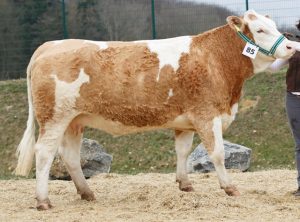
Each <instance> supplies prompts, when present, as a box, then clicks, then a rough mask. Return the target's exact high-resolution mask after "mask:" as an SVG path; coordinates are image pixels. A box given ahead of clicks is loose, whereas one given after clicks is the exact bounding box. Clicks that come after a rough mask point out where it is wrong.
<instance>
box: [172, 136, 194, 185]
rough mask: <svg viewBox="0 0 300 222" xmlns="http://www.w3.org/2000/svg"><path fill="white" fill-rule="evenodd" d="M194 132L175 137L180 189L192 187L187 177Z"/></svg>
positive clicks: (177, 177)
mask: <svg viewBox="0 0 300 222" xmlns="http://www.w3.org/2000/svg"><path fill="white" fill-rule="evenodd" d="M193 137H194V132H191V131H186V132H181V133H180V134H178V135H175V149H176V154H177V169H176V180H177V181H179V182H180V186H183V187H180V188H186V186H188V185H191V183H190V182H189V179H188V176H187V166H186V161H187V157H188V155H189V154H190V151H191V148H192V144H193Z"/></svg>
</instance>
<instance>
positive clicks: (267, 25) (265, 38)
mask: <svg viewBox="0 0 300 222" xmlns="http://www.w3.org/2000/svg"><path fill="white" fill-rule="evenodd" d="M227 22H228V24H229V25H230V27H231V28H233V29H234V30H236V27H238V28H239V29H240V30H241V31H244V30H245V28H246V26H247V27H248V28H249V30H250V32H251V34H252V36H253V39H254V42H255V43H256V44H257V45H259V46H260V47H262V48H263V49H266V50H267V51H269V50H271V48H272V47H273V46H274V44H275V43H276V41H277V40H278V39H280V37H281V36H282V34H281V33H280V32H279V31H278V30H277V27H276V24H275V22H274V21H273V20H271V19H270V17H269V16H263V15H260V14H258V13H256V12H255V11H253V10H249V11H247V12H245V14H244V16H243V17H242V18H241V17H237V16H229V17H228V18H227ZM295 47H296V45H295V42H292V41H290V40H288V39H286V38H284V39H283V40H281V42H280V43H279V44H278V46H277V48H276V50H275V52H274V54H273V55H271V56H269V57H270V58H267V57H268V56H266V58H265V59H266V60H274V59H275V58H289V57H290V56H292V55H293V54H294V53H295Z"/></svg>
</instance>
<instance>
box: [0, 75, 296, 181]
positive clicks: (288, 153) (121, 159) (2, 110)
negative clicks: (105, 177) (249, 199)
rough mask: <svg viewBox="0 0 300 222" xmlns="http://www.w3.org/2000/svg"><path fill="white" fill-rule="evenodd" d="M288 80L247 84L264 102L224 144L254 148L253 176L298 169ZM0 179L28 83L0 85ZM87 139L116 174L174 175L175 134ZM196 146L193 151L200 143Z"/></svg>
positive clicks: (7, 172)
mask: <svg viewBox="0 0 300 222" xmlns="http://www.w3.org/2000/svg"><path fill="white" fill-rule="evenodd" d="M284 95H285V75H284V71H282V72H279V73H276V74H268V73H262V74H258V75H256V76H255V77H253V78H252V79H251V80H248V81H247V82H246V84H245V87H244V98H246V99H254V98H256V97H257V96H260V97H261V99H260V100H259V103H258V104H257V106H256V107H255V108H251V109H249V110H247V111H245V112H242V113H238V115H237V118H236V121H234V122H233V124H232V125H231V126H230V128H229V129H228V130H227V131H226V133H225V135H224V138H225V139H227V140H229V141H231V142H235V143H238V144H241V145H245V146H247V147H250V148H252V160H251V168H250V170H252V171H254V170H260V169H269V168H293V167H294V142H293V139H292V137H291V133H290V130H289V127H288V123H287V118H286V114H285V108H284ZM0 121H1V124H0V179H5V178H11V172H12V171H13V169H14V167H15V164H16V159H15V156H14V153H15V149H16V147H17V145H18V142H19V140H20V139H21V136H22V134H23V132H24V130H25V126H26V121H27V96H26V81H25V80H16V81H3V82H0ZM85 137H87V138H90V139H95V140H97V141H99V143H100V144H102V145H103V146H104V147H105V149H106V151H107V152H108V153H110V154H112V155H113V158H114V160H113V164H112V168H111V171H112V172H115V173H129V174H136V173H139V172H174V171H175V167H176V154H175V150H174V140H173V138H174V134H173V132H172V131H170V130H160V131H154V132H147V133H140V134H135V135H128V136H122V137H112V136H110V135H108V134H106V133H104V132H101V131H99V130H95V129H87V130H86V131H85ZM199 141H200V140H199V138H196V139H195V141H194V146H196V145H197V143H199Z"/></svg>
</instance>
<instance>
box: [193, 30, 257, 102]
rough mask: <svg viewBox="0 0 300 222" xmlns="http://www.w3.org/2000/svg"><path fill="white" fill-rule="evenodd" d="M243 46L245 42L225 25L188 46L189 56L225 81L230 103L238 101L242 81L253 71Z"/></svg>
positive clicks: (198, 37) (196, 37)
mask: <svg viewBox="0 0 300 222" xmlns="http://www.w3.org/2000/svg"><path fill="white" fill-rule="evenodd" d="M246 34H249V33H246ZM244 46H245V42H243V40H242V39H241V38H240V37H239V36H238V35H237V34H236V33H235V32H234V30H232V29H231V28H230V27H229V25H225V26H222V27H219V28H216V29H213V30H211V31H208V32H205V33H203V34H200V35H198V36H195V37H194V38H193V43H192V47H191V55H192V56H191V58H192V59H193V58H196V59H197V60H198V63H199V64H201V66H205V67H206V69H207V70H208V72H209V75H213V76H215V77H213V78H215V79H222V81H223V82H224V83H221V84H226V87H224V88H226V90H227V93H226V94H228V96H229V97H230V103H231V105H233V104H234V103H236V102H237V101H238V100H239V98H240V96H241V90H242V86H243V84H244V82H245V80H246V79H247V78H249V77H251V76H252V75H253V74H254V66H253V63H252V62H251V60H250V58H248V57H246V56H244V55H242V51H243V49H244ZM198 63H195V64H198Z"/></svg>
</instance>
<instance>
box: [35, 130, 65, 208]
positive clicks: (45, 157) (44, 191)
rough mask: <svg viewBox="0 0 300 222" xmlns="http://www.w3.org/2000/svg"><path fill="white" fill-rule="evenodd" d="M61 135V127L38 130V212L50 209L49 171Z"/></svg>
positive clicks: (36, 151)
mask: <svg viewBox="0 0 300 222" xmlns="http://www.w3.org/2000/svg"><path fill="white" fill-rule="evenodd" d="M63 133H64V129H63V127H62V126H51V127H47V129H46V130H40V134H39V138H38V140H37V143H36V144H35V155H36V199H37V209H38V210H47V209H49V208H51V207H52V205H51V203H50V200H49V198H48V178H49V171H50V167H51V165H52V162H53V159H54V156H55V154H56V151H57V149H58V146H59V144H60V142H61V139H62V137H63Z"/></svg>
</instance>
